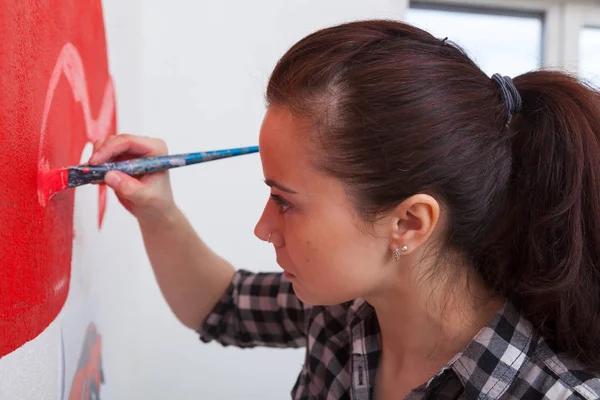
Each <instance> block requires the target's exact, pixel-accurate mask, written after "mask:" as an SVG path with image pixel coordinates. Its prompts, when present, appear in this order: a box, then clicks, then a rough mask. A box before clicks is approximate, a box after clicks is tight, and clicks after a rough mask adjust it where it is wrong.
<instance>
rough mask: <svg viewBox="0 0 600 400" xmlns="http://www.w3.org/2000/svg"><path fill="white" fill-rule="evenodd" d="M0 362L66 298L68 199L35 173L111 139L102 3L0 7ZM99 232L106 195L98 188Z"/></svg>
mask: <svg viewBox="0 0 600 400" xmlns="http://www.w3.org/2000/svg"><path fill="white" fill-rule="evenodd" d="M0 38H1V40H0V357H1V356H3V355H5V354H7V353H9V352H11V351H13V350H15V349H16V348H18V347H19V346H21V345H22V344H24V343H25V342H27V341H29V340H31V339H33V338H35V337H36V336H37V335H39V334H40V333H41V332H42V331H43V330H44V329H45V328H46V327H47V326H48V324H49V323H50V322H52V321H53V320H54V319H55V318H56V316H57V315H58V313H59V311H60V309H61V308H62V306H63V304H64V302H65V299H66V297H67V293H68V287H69V280H70V268H71V254H72V245H73V206H74V192H73V190H65V191H62V192H60V193H58V194H56V195H55V196H54V197H53V198H52V199H51V200H50V201H49V202H48V203H47V204H43V202H42V203H40V201H39V196H38V179H39V175H40V173H42V172H43V171H46V170H48V169H52V168H58V167H64V166H68V165H73V164H78V163H79V161H80V158H81V154H82V151H83V148H84V146H85V144H86V143H87V142H90V141H93V140H95V139H98V138H101V137H104V136H106V135H108V134H114V133H115V126H116V115H115V112H114V93H113V86H112V81H111V79H110V75H109V72H108V63H107V59H106V42H105V34H104V23H103V16H102V7H101V4H100V0H2V1H1V2H0ZM99 196H100V199H99V200H100V202H99V204H100V210H99V213H98V222H99V225H100V224H101V222H102V217H103V215H104V207H105V205H106V191H105V188H104V187H100V188H99Z"/></svg>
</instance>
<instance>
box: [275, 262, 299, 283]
mask: <svg viewBox="0 0 600 400" xmlns="http://www.w3.org/2000/svg"><path fill="white" fill-rule="evenodd" d="M276 261H277V265H279V267H280V268H281V269H282V270H283V276H285V277H286V278H288V279H292V278H295V277H296V275H294V274H292V273H291V272H289V271H287V270H286V269H285V268H284V267H283V265H281V262H279V257H277V259H276Z"/></svg>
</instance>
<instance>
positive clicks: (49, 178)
mask: <svg viewBox="0 0 600 400" xmlns="http://www.w3.org/2000/svg"><path fill="white" fill-rule="evenodd" d="M68 183H69V172H68V170H67V168H58V169H53V170H50V171H43V172H42V173H41V174H40V175H39V177H38V201H39V203H40V205H41V206H42V207H44V206H46V204H48V200H50V198H51V197H52V196H53V195H54V194H55V193H56V192H60V191H61V190H63V189H65V188H66V187H67V185H68Z"/></svg>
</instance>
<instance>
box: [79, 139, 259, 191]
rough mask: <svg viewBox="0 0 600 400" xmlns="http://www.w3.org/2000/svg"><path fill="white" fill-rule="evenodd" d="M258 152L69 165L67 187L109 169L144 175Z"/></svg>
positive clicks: (243, 149) (255, 148) (97, 180)
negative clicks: (94, 164) (95, 164)
mask: <svg viewBox="0 0 600 400" xmlns="http://www.w3.org/2000/svg"><path fill="white" fill-rule="evenodd" d="M256 152H258V146H251V147H239V148H235V149H226V150H214V151H203V152H198V153H185V154H174V155H167V156H158V157H147V158H137V159H133V160H126V161H118V162H109V163H105V164H101V165H97V166H93V165H80V166H77V167H71V168H69V169H68V172H69V183H68V187H77V186H81V185H85V184H88V183H100V182H103V181H104V176H105V175H106V173H107V172H109V171H120V172H124V173H126V174H128V175H133V176H135V175H145V174H150V173H153V172H160V171H164V170H167V169H171V168H179V167H184V166H186V165H193V164H199V163H203V162H207V161H212V160H219V159H221V158H229V157H235V156H240V155H243V154H250V153H256Z"/></svg>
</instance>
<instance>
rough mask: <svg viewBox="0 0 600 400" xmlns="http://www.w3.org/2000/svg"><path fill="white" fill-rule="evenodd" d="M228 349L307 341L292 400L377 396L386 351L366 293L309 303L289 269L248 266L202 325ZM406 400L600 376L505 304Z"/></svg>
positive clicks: (529, 394) (572, 389)
mask: <svg viewBox="0 0 600 400" xmlns="http://www.w3.org/2000/svg"><path fill="white" fill-rule="evenodd" d="M198 332H199V334H200V338H201V340H202V341H204V342H209V341H211V340H216V341H218V342H219V343H221V344H222V345H224V346H228V345H233V346H238V347H245V348H248V347H254V346H268V347H301V346H306V348H307V351H306V359H305V362H304V366H303V367H302V370H301V372H300V375H299V377H298V379H297V381H296V384H295V385H294V388H293V389H292V393H291V394H292V398H293V399H326V400H333V399H353V400H367V399H371V398H372V397H373V389H374V382H375V374H376V371H377V366H378V364H379V357H380V352H381V341H380V330H379V325H378V323H377V318H376V316H375V312H374V309H373V308H372V307H371V306H370V305H369V304H368V303H366V302H365V301H364V300H360V299H357V300H354V301H351V302H348V303H344V304H341V305H338V306H307V305H304V304H303V303H302V302H301V301H300V300H299V299H298V298H297V297H296V295H295V294H294V292H293V289H292V285H291V283H290V282H289V281H288V280H286V279H285V278H284V277H283V275H282V274H281V273H258V274H255V273H251V272H248V271H244V270H240V271H238V272H237V273H236V275H235V277H234V279H233V281H232V283H231V285H230V287H229V288H228V290H227V291H226V293H225V294H224V296H223V297H222V298H221V300H220V301H219V302H218V304H217V305H216V306H215V308H214V309H213V311H212V312H211V314H209V315H208V317H207V318H206V320H205V321H204V324H203V326H202V327H201V329H200V330H199V331H198ZM406 398H408V399H485V400H487V399H503V400H504V399H506V400H508V399H548V400H558V399H588V400H592V399H600V378H599V374H597V373H595V372H592V371H590V370H587V369H585V368H583V367H582V366H580V365H579V364H578V363H577V362H576V361H575V360H573V359H572V358H570V357H568V356H566V355H564V354H560V355H559V354H556V353H555V352H554V351H553V350H552V349H551V347H550V346H549V345H548V343H547V342H546V341H545V340H544V339H543V338H542V337H540V336H539V335H537V334H536V333H535V331H534V330H533V328H532V326H531V324H530V323H529V322H528V321H527V320H526V319H524V318H523V317H522V316H521V315H520V313H519V312H518V311H517V310H516V309H515V308H514V307H513V306H512V305H511V304H510V303H507V304H506V305H505V307H504V309H503V310H502V311H501V312H500V313H498V315H497V316H496V317H495V318H494V319H493V320H492V321H491V322H490V323H489V324H488V325H487V326H486V327H484V328H483V329H482V330H481V331H480V332H479V333H478V334H477V335H476V336H475V337H474V338H473V340H472V341H471V342H470V343H469V344H468V345H467V346H466V347H465V348H464V349H463V350H462V351H461V352H460V353H458V354H456V356H454V358H453V359H452V360H451V361H450V362H449V363H448V364H447V365H446V366H445V367H444V368H442V369H441V370H440V371H439V372H438V373H437V374H436V375H435V376H434V377H433V378H431V379H430V380H429V381H428V382H426V383H424V384H423V385H421V386H420V387H418V388H416V389H414V390H413V391H412V392H411V393H410V394H409V395H408V396H407V397H406Z"/></svg>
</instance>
